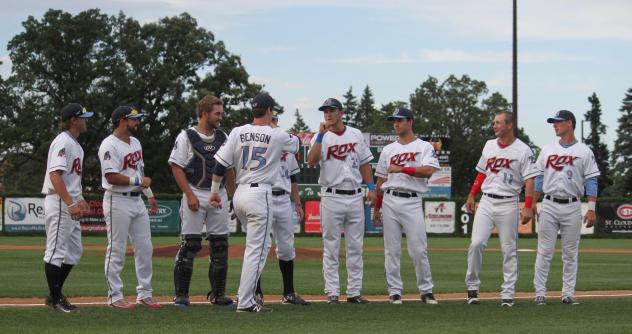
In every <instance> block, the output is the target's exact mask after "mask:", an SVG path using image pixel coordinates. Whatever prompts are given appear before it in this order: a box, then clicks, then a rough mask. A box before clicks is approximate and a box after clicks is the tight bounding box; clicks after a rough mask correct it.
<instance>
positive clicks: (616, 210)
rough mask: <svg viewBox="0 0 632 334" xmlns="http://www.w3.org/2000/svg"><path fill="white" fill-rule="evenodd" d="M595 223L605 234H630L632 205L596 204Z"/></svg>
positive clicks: (615, 203) (627, 203)
mask: <svg viewBox="0 0 632 334" xmlns="http://www.w3.org/2000/svg"><path fill="white" fill-rule="evenodd" d="M597 223H598V225H599V226H600V229H601V231H603V232H605V233H632V203H630V202H598V203H597Z"/></svg>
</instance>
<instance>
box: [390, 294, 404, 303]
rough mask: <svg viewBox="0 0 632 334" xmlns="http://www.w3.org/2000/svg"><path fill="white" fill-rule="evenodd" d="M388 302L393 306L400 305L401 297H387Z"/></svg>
mask: <svg viewBox="0 0 632 334" xmlns="http://www.w3.org/2000/svg"><path fill="white" fill-rule="evenodd" d="M388 302H389V303H391V304H395V305H401V304H402V296H400V295H392V296H389V297H388Z"/></svg>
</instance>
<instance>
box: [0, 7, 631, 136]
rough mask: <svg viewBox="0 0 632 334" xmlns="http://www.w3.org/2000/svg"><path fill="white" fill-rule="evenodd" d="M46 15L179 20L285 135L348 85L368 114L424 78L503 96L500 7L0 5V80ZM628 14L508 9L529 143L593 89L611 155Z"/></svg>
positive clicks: (504, 29)
mask: <svg viewBox="0 0 632 334" xmlns="http://www.w3.org/2000/svg"><path fill="white" fill-rule="evenodd" d="M49 7H54V8H57V9H63V10H65V11H69V12H71V13H77V12H79V11H81V10H84V9H87V8H94V7H96V8H101V10H102V11H103V12H105V13H108V14H116V13H117V12H118V11H119V10H122V11H124V12H125V13H126V15H128V16H132V17H134V18H136V19H138V20H140V21H141V22H149V21H156V20H157V19H158V18H160V17H164V16H172V15H178V14H179V13H181V12H183V11H186V12H189V13H190V14H191V15H193V16H194V17H195V18H196V19H197V20H198V24H199V25H200V26H202V27H205V28H206V29H208V30H210V31H212V32H213V33H214V34H215V37H216V39H217V40H222V41H224V43H225V44H226V47H227V49H228V50H229V51H230V52H232V53H235V54H239V55H240V56H241V57H242V60H243V63H244V65H245V67H246V69H247V70H248V72H249V73H250V75H251V80H252V81H254V82H257V83H261V84H264V85H265V87H266V90H268V91H269V92H270V93H271V94H272V96H274V97H275V98H276V99H277V100H278V102H279V103H280V104H281V105H283V106H284V107H285V108H286V114H285V115H283V116H282V118H281V124H282V125H283V126H284V127H286V128H289V127H290V126H291V125H292V124H293V123H294V117H293V113H294V110H295V109H296V108H298V109H299V110H300V112H301V114H302V115H303V117H304V118H305V120H306V122H307V124H308V125H309V126H310V127H311V128H312V129H316V128H317V126H318V123H319V122H320V120H321V119H322V114H321V113H320V112H319V111H318V110H317V108H318V106H319V105H320V103H321V102H322V101H323V100H324V99H325V98H327V97H337V98H340V97H341V95H342V94H343V93H344V92H345V91H346V90H347V89H348V88H349V86H353V89H354V92H355V93H356V95H357V96H358V97H359V96H360V95H361V92H362V90H363V89H364V87H365V86H366V85H367V84H368V85H369V86H370V87H371V88H372V90H373V93H374V97H375V101H376V104H377V107H378V108H379V107H380V106H381V104H385V103H388V102H390V101H395V100H402V101H408V99H409V96H410V94H411V93H412V92H414V90H415V88H416V87H418V86H419V85H420V84H421V83H422V82H423V81H424V80H426V79H427V78H428V76H433V77H437V78H438V79H439V80H443V79H445V78H446V77H447V76H449V75H450V74H455V75H457V76H461V75H463V74H468V75H470V76H471V77H472V78H474V79H478V80H483V81H485V82H486V83H487V85H488V88H489V90H490V94H491V92H495V91H498V92H500V93H502V94H503V95H504V96H505V97H507V98H508V99H510V98H511V14H512V13H511V1H509V0H479V1H466V0H445V1H430V0H417V1H415V0H393V1H384V0H382V1H371V0H366V1H353V0H341V1H333V0H320V1H317V0H296V1H290V0H267V1H256V0H232V1H223V0H221V1H220V0H216V1H202V0H163V1H150V0H125V1H118V0H114V1H104V0H95V1H90V2H85V1H79V0H67V1H52V2H43V1H35V0H23V1H19V2H15V1H7V0H2V8H3V10H2V12H1V13H0V60H1V61H3V62H4V63H5V64H4V65H2V66H1V67H0V75H2V76H5V77H6V76H7V75H8V74H9V71H10V68H11V66H10V65H11V64H10V60H9V58H8V52H7V51H6V45H7V42H8V41H9V40H10V39H11V38H12V37H13V36H14V35H15V34H18V33H20V32H21V31H22V26H21V22H22V21H24V20H25V19H26V17H27V16H28V15H33V16H35V17H36V18H41V16H42V14H43V13H44V12H45V11H46V10H47V9H48V8H49ZM630 13H632V1H627V0H604V1H590V0H573V1H571V0H522V1H520V0H519V21H518V24H519V26H518V29H519V39H520V41H519V52H520V58H519V62H520V63H519V100H518V101H519V112H520V114H519V115H520V118H519V119H520V126H522V127H524V128H525V130H526V132H527V133H528V134H529V136H530V137H531V138H532V139H533V140H534V141H535V143H536V144H537V145H539V146H542V145H544V144H545V143H547V142H550V141H552V140H554V135H553V130H552V129H551V128H550V126H549V125H548V124H546V118H547V117H549V116H551V115H552V114H554V113H555V111H557V110H559V109H569V110H572V111H573V112H575V115H576V116H577V117H578V119H579V118H583V114H584V113H585V112H586V110H588V109H589V107H590V105H589V103H588V100H587V98H588V96H590V95H592V93H593V92H596V93H597V95H598V96H599V98H600V100H601V103H602V111H603V116H602V121H603V122H604V123H605V124H606V126H607V134H606V137H605V142H606V143H607V144H608V145H609V146H610V147H611V148H612V145H613V142H614V140H615V136H616V134H615V131H616V127H617V118H618V117H619V114H620V112H619V111H618V109H619V108H620V106H621V100H622V99H623V97H624V93H625V91H626V90H627V89H629V88H632V61H630V59H632V20H630V19H629V15H630ZM586 128H587V126H586ZM576 134H577V136H578V137H579V128H578V130H577V132H576Z"/></svg>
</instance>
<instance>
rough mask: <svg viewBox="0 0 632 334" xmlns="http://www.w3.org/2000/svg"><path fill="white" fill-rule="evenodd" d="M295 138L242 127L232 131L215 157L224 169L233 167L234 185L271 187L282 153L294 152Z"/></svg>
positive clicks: (270, 130) (263, 127) (267, 128)
mask: <svg viewBox="0 0 632 334" xmlns="http://www.w3.org/2000/svg"><path fill="white" fill-rule="evenodd" d="M298 146H299V141H298V137H296V136H292V135H290V134H288V133H286V132H285V131H283V130H282V129H281V128H272V127H270V126H267V125H253V124H246V125H243V126H240V127H237V128H234V129H233V130H232V131H231V132H230V134H229V135H228V139H227V140H226V142H225V143H224V145H222V147H221V148H220V149H219V151H217V153H216V154H215V160H216V161H217V162H219V163H220V164H222V165H223V166H224V167H227V168H231V167H235V173H236V177H237V183H239V184H249V183H266V184H270V185H272V184H273V183H274V182H275V181H276V179H277V177H278V173H279V169H280V164H281V155H282V153H283V152H287V153H291V154H296V152H298Z"/></svg>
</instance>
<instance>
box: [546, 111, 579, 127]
mask: <svg viewBox="0 0 632 334" xmlns="http://www.w3.org/2000/svg"><path fill="white" fill-rule="evenodd" d="M555 121H572V122H573V125H575V123H576V120H575V115H573V113H572V112H570V111H568V110H560V111H558V112H557V113H556V114H555V116H553V117H551V118H549V119H547V120H546V122H547V123H555Z"/></svg>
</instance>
